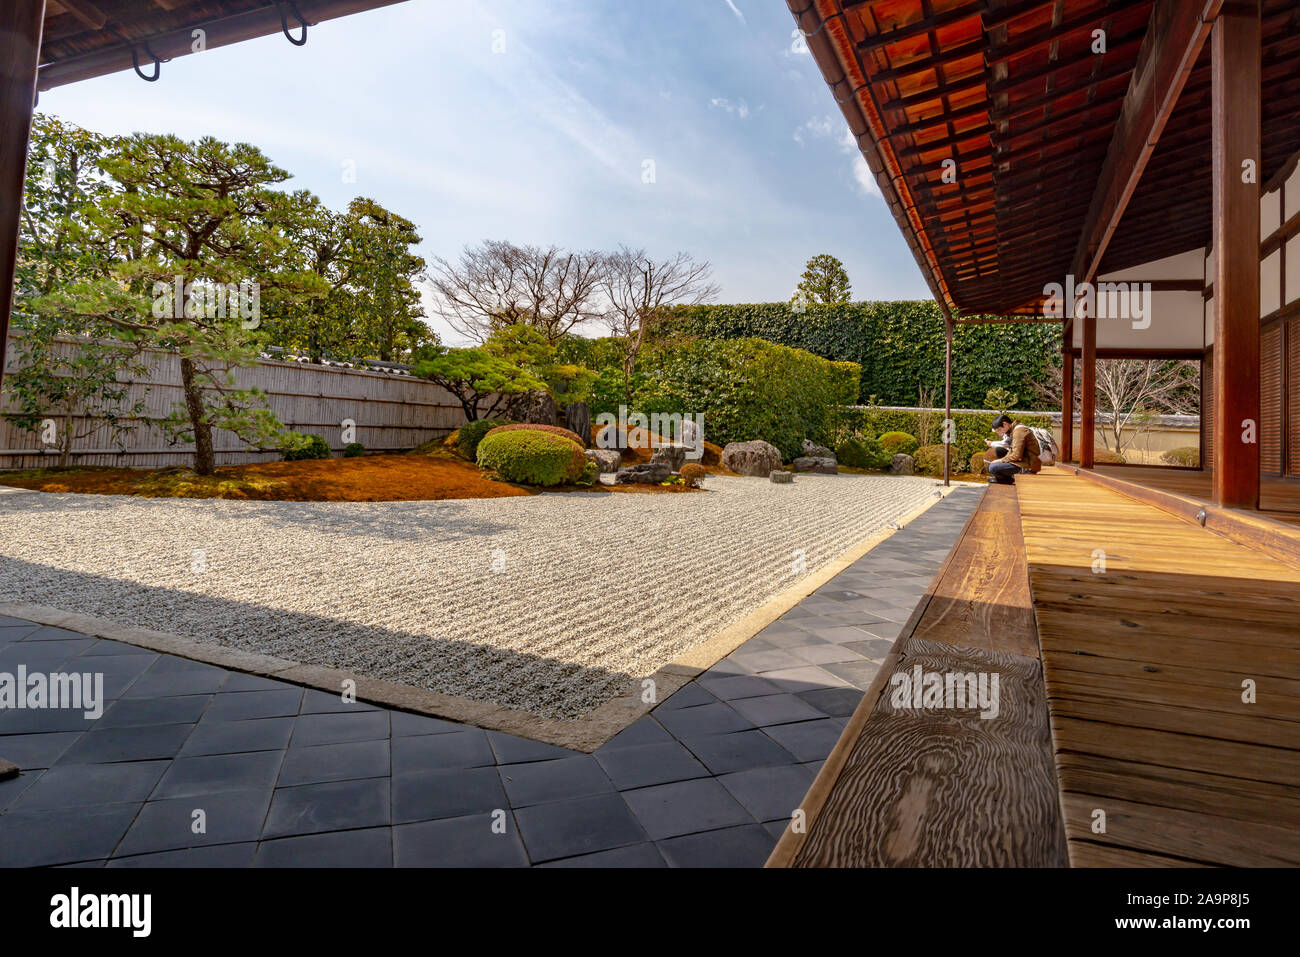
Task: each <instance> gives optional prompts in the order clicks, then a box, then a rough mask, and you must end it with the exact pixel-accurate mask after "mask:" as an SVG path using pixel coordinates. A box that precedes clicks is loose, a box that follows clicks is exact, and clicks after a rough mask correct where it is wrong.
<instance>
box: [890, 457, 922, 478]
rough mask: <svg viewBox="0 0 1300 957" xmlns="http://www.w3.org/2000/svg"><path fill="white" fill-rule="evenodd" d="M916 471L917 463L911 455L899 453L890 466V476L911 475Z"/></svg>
mask: <svg viewBox="0 0 1300 957" xmlns="http://www.w3.org/2000/svg"><path fill="white" fill-rule="evenodd" d="M915 469H916V463H915V462H914V461H913V460H912V457H911V456H910V455H905V454H903V453H902V452H899V453H898V454H897V455H895V456H894V460H893V461H892V462H891V463H890V464H889V474H890V475H911V474H912V473H913V472H914V471H915Z"/></svg>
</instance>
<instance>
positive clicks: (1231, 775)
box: [1016, 469, 1300, 866]
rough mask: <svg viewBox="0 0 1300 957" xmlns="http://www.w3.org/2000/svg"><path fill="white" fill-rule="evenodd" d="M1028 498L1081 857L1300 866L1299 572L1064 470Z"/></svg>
mask: <svg viewBox="0 0 1300 957" xmlns="http://www.w3.org/2000/svg"><path fill="white" fill-rule="evenodd" d="M1016 487H1017V490H1018V495H1019V500H1020V511H1021V516H1022V525H1023V531H1024V539H1025V553H1026V558H1027V560H1028V565H1029V578H1030V583H1031V588H1032V591H1033V596H1034V609H1035V613H1036V615H1037V620H1038V625H1039V633H1040V641H1041V644H1042V649H1043V659H1042V660H1043V667H1044V675H1045V682H1046V688H1047V697H1048V706H1049V709H1050V713H1051V730H1052V738H1053V745H1054V748H1055V752H1056V765H1057V773H1058V778H1059V781H1060V787H1061V795H1062V796H1061V804H1062V809H1063V813H1064V817H1065V828H1066V835H1067V840H1068V845H1069V854H1070V861H1071V863H1072V864H1073V865H1075V866H1151V865H1153V864H1157V863H1159V864H1160V866H1164V865H1163V862H1166V861H1167V862H1169V863H1170V866H1172V864H1174V863H1181V864H1208V865H1228V866H1260V865H1274V866H1276V865H1279V864H1296V863H1300V628H1297V627H1296V622H1297V620H1300V616H1297V611H1300V569H1297V568H1296V567H1295V566H1294V565H1291V564H1287V563H1284V562H1281V561H1278V560H1277V559H1275V558H1273V557H1271V556H1270V555H1268V554H1265V553H1263V552H1261V551H1259V550H1256V549H1252V548H1248V547H1246V546H1244V545H1242V544H1238V543H1237V542H1235V541H1232V540H1230V539H1228V538H1226V537H1224V536H1222V535H1216V534H1214V533H1212V532H1210V531H1208V530H1206V529H1202V528H1200V527H1198V526H1196V525H1192V524H1190V523H1188V522H1186V521H1183V520H1180V519H1179V518H1177V517H1175V516H1174V515H1172V514H1170V513H1169V512H1167V511H1163V510H1161V509H1159V508H1156V507H1154V506H1151V505H1147V504H1143V503H1141V502H1139V501H1137V500H1135V499H1134V498H1131V497H1128V496H1125V495H1121V494H1119V493H1118V492H1116V491H1113V490H1111V489H1108V488H1106V487H1103V486H1101V485H1099V484H1096V483H1094V482H1092V481H1089V480H1087V479H1084V478H1082V477H1079V476H1076V475H1074V474H1072V473H1067V472H1066V471H1065V470H1062V469H1047V470H1044V472H1043V473H1041V474H1040V475H1038V476H1034V477H1032V479H1024V480H1022V481H1020V482H1019V483H1017V486H1016ZM1099 555H1102V556H1104V559H1105V567H1104V569H1102V568H1101V567H1099V566H1098V565H1097V564H1096V563H1097V561H1098V556H1099ZM1246 679H1250V680H1252V681H1254V682H1255V700H1254V701H1253V702H1247V701H1243V699H1242V691H1243V681H1244V680H1246ZM1098 810H1102V811H1104V812H1105V817H1106V829H1105V832H1104V833H1099V832H1097V831H1096V830H1094V821H1095V812H1096V811H1098Z"/></svg>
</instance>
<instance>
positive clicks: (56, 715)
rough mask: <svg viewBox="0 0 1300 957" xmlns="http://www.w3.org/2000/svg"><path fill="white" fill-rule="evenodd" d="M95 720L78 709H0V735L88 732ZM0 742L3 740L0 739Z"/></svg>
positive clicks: (0, 669)
mask: <svg viewBox="0 0 1300 957" xmlns="http://www.w3.org/2000/svg"><path fill="white" fill-rule="evenodd" d="M0 671H3V666H0ZM105 704H107V703H105ZM96 720H97V719H96V718H87V717H86V712H85V711H84V710H83V709H80V708H4V709H0V735H4V736H9V735H26V734H51V733H54V732H58V731H88V730H89V729H91V728H93V727H94V726H95V722H96ZM0 740H4V738H2V737H0ZM3 753H4V752H2V751H0V754H3Z"/></svg>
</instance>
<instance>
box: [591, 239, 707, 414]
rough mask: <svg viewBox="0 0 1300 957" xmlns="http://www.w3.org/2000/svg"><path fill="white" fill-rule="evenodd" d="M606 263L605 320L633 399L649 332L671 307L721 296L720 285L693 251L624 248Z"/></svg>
mask: <svg viewBox="0 0 1300 957" xmlns="http://www.w3.org/2000/svg"><path fill="white" fill-rule="evenodd" d="M605 264H606V265H605V275H604V279H603V281H602V282H601V291H602V294H603V298H604V300H605V306H606V311H605V314H604V316H603V319H604V323H605V325H606V326H607V327H608V328H609V331H610V333H612V334H613V335H614V336H616V337H618V340H619V343H620V345H621V347H622V351H623V386H624V390H625V391H626V393H627V396H628V398H629V399H630V398H631V396H632V376H633V374H634V373H635V371H636V359H637V355H638V354H639V353H640V352H641V347H642V346H643V345H645V341H646V335H647V333H648V332H649V331H650V330H651V329H652V328H653V327H654V325H655V323H656V322H658V321H660V320H661V319H662V318H663V315H664V313H665V312H666V311H667V310H668V309H670V308H672V307H673V306H696V305H699V304H700V303H703V302H708V301H709V300H710V299H713V298H714V297H715V296H717V294H718V287H717V286H716V285H715V284H714V283H713V282H712V281H711V280H710V276H711V274H712V272H713V267H712V266H710V265H709V263H707V262H696V261H695V259H694V258H693V257H692V256H691V255H690V254H689V253H684V252H679V253H677V254H675V255H673V256H670V257H668V258H667V259H662V260H655V259H654V258H652V257H650V256H649V255H647V254H646V251H645V250H644V249H629V248H628V247H626V246H620V247H619V248H618V250H617V251H616V252H613V253H611V254H610V255H609V256H607V257H606V261H605Z"/></svg>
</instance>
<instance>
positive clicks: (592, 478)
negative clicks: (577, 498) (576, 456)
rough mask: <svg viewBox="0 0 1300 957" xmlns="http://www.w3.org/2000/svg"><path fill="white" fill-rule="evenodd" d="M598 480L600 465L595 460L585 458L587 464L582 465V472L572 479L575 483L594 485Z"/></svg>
mask: <svg viewBox="0 0 1300 957" xmlns="http://www.w3.org/2000/svg"><path fill="white" fill-rule="evenodd" d="M599 481H600V465H599V464H598V463H596V462H593V461H591V459H588V460H587V464H586V465H584V466H583V467H582V474H581V475H579V476H578V477H577V479H575V480H574V484H575V485H595V484H596V483H597V482H599Z"/></svg>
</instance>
